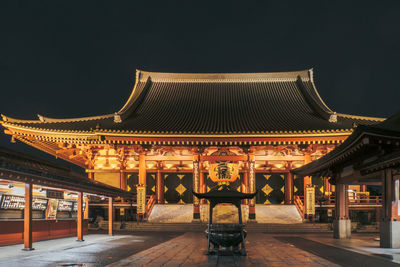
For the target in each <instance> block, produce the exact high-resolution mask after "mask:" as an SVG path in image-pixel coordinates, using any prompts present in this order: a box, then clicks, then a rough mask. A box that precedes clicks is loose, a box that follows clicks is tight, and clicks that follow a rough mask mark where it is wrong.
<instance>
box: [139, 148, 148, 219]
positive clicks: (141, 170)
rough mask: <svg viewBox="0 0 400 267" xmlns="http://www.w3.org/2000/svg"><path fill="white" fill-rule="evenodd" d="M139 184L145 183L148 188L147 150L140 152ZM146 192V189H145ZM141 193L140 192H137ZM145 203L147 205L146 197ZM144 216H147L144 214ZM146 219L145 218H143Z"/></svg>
mask: <svg viewBox="0 0 400 267" xmlns="http://www.w3.org/2000/svg"><path fill="white" fill-rule="evenodd" d="M139 184H140V185H144V187H145V189H144V190H146V154H145V152H140V154H139ZM145 192H146V191H145ZM137 195H139V194H137ZM143 202H144V205H145V206H146V198H145V199H144V200H143ZM144 216H146V215H145V214H144ZM142 219H144V218H142Z"/></svg>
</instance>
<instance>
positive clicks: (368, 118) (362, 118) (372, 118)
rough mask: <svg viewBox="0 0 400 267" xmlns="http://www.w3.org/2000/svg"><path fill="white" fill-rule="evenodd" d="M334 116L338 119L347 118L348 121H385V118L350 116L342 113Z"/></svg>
mask: <svg viewBox="0 0 400 267" xmlns="http://www.w3.org/2000/svg"><path fill="white" fill-rule="evenodd" d="M336 115H338V116H339V117H343V118H349V119H359V120H373V121H384V120H386V118H380V117H369V116H360V115H351V114H344V113H336Z"/></svg>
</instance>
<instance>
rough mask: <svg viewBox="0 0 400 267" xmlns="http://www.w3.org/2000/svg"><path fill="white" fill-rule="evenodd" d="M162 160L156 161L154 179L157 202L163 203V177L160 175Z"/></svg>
mask: <svg viewBox="0 0 400 267" xmlns="http://www.w3.org/2000/svg"><path fill="white" fill-rule="evenodd" d="M161 170H162V162H161V161H159V162H157V180H156V192H157V203H158V204H164V179H163V177H162V172H161Z"/></svg>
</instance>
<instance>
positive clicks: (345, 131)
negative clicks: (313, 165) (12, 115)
mask: <svg viewBox="0 0 400 267" xmlns="http://www.w3.org/2000/svg"><path fill="white" fill-rule="evenodd" d="M1 124H3V126H4V127H5V128H10V129H15V130H20V131H28V132H31V133H39V134H51V135H54V134H55V135H75V136H86V137H93V136H115V137H133V138H134V137H155V138H162V137H165V138H232V137H240V138H257V137H258V138H260V137H265V138H268V137H292V138H296V137H297V138H298V137H329V136H344V135H345V136H347V135H350V134H351V133H352V132H353V129H343V130H336V131H335V132H327V131H320V132H299V133H275V134H274V133H270V134H152V133H123V132H115V133H114V132H103V131H93V132H77V131H60V130H46V129H37V128H36V129H35V128H30V127H24V126H15V125H12V124H8V123H6V122H2V123H1Z"/></svg>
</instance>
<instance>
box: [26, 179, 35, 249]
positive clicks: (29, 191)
mask: <svg viewBox="0 0 400 267" xmlns="http://www.w3.org/2000/svg"><path fill="white" fill-rule="evenodd" d="M32 187H33V185H32V184H25V210H24V250H33V247H32Z"/></svg>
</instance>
